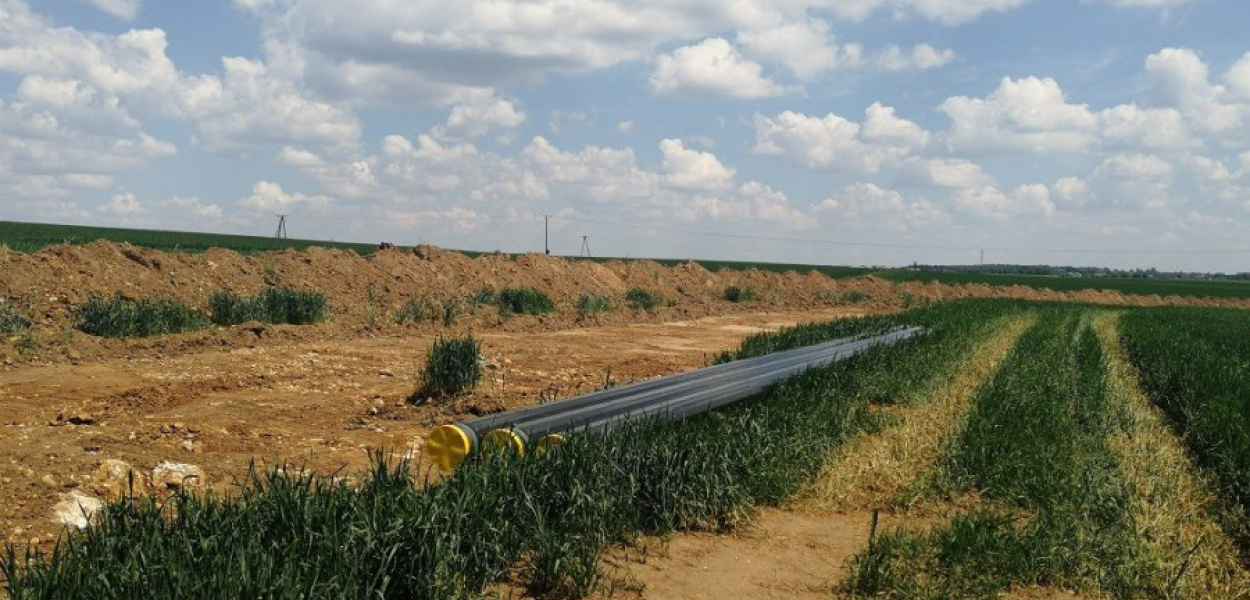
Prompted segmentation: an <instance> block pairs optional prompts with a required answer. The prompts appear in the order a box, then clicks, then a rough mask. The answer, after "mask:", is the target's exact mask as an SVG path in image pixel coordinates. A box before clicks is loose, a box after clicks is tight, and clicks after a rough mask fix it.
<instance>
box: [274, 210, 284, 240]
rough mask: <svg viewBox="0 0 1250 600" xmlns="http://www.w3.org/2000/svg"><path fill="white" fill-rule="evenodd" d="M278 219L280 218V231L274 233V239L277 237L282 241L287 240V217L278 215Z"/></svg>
mask: <svg viewBox="0 0 1250 600" xmlns="http://www.w3.org/2000/svg"><path fill="white" fill-rule="evenodd" d="M277 217H278V230H277V231H275V232H274V234H273V237H276V238H278V239H281V240H285V239H286V218H287V215H277Z"/></svg>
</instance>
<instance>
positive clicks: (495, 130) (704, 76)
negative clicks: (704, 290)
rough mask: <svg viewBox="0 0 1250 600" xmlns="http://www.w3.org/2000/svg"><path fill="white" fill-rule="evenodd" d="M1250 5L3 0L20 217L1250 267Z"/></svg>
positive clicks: (12, 199)
mask: <svg viewBox="0 0 1250 600" xmlns="http://www.w3.org/2000/svg"><path fill="white" fill-rule="evenodd" d="M1246 23H1250V2H1245V1H1244V0H838V1H834V0H635V1H624V0H457V1H456V2H448V1H443V2H430V1H426V0H405V1H400V0H379V1H374V2H361V3H357V2H343V1H341V0H234V2H232V3H231V2H226V1H220V2H207V1H206V2H155V1H153V0H147V1H146V2H145V1H144V0H48V1H45V2H25V1H23V0H0V220H31V221H43V222H64V223H78V224H101V225H121V226H133V227H151V228H168V229H192V230H203V231H221V232H232V233H248V234H260V235H268V234H271V233H272V231H273V229H274V226H275V224H276V218H275V217H274V215H275V214H279V213H284V214H289V215H291V218H290V221H289V226H288V227H289V230H290V233H291V235H292V236H293V237H311V238H326V239H338V240H353V241H370V242H375V241H382V240H385V241H391V242H395V243H401V244H410V243H416V242H428V243H435V244H439V245H443V246H448V247H457V248H470V249H485V250H488V249H502V250H509V251H524V250H535V249H541V248H542V232H543V219H542V217H541V215H544V214H547V215H552V219H551V221H550V223H551V237H552V242H551V244H552V250H553V251H554V252H558V253H573V254H575V253H577V252H578V251H579V248H580V246H581V237H580V236H582V235H588V236H589V244H590V247H591V250H592V251H593V252H594V253H596V254H599V255H616V256H668V257H687V256H690V257H702V258H730V259H752V260H773V261H782V262H815V263H825V264H905V263H911V262H913V261H920V262H939V263H975V262H977V261H978V260H979V259H980V251H981V250H982V249H984V250H985V251H986V260H987V261H991V262H1012V263H1052V264H1080V265H1105V266H1119V267H1136V266H1156V267H1160V268H1177V269H1193V270H1223V271H1246V270H1250V38H1247V37H1246V35H1245V24H1246Z"/></svg>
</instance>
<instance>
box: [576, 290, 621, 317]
mask: <svg viewBox="0 0 1250 600" xmlns="http://www.w3.org/2000/svg"><path fill="white" fill-rule="evenodd" d="M609 310H612V301H611V300H608V297H607V296H600V295H599V294H582V295H581V297H580V298H578V299H577V314H578V315H581V316H583V317H588V316H591V315H597V314H599V313H602V312H607V311H609Z"/></svg>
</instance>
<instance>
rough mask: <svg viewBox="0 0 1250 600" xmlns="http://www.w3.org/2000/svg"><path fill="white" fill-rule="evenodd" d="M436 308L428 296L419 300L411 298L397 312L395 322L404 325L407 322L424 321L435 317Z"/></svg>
mask: <svg viewBox="0 0 1250 600" xmlns="http://www.w3.org/2000/svg"><path fill="white" fill-rule="evenodd" d="M434 315H435V308H434V303H433V302H430V300H429V299H428V298H421V299H419V300H409V301H408V302H406V303H404V306H403V308H400V309H399V312H398V313H395V323H397V324H399V325H404V324H406V323H422V322H425V321H429V320H432V319H434V318H435V317H434Z"/></svg>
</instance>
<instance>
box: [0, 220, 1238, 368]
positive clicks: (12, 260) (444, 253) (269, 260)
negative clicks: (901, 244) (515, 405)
mask: <svg viewBox="0 0 1250 600" xmlns="http://www.w3.org/2000/svg"><path fill="white" fill-rule="evenodd" d="M270 285H277V286H283V287H291V288H296V289H304V290H316V291H320V292H322V293H324V294H326V296H327V297H328V298H329V302H330V307H331V311H332V314H333V317H332V319H331V321H330V322H328V323H325V324H321V325H316V326H311V327H290V326H279V327H273V326H243V327H236V328H228V329H218V328H213V329H210V330H207V331H204V332H198V333H191V334H183V335H175V336H165V337H162V338H154V339H146V340H127V341H119V340H101V339H97V338H92V337H90V336H86V335H84V334H81V333H78V332H77V331H76V330H74V329H73V325H74V314H73V310H74V307H76V306H78V305H79V304H81V303H82V302H83V301H85V300H86V299H87V298H88V296H90V295H92V294H95V295H101V296H112V295H113V294H121V295H122V296H123V297H125V298H129V299H139V298H172V299H176V300H180V301H182V302H184V303H187V304H189V305H191V306H194V307H197V308H200V309H204V310H207V308H208V301H209V297H210V296H211V295H212V294H213V292H216V291H219V290H226V291H231V292H236V293H240V294H254V293H256V292H258V291H260V290H262V289H264V288H265V287H266V286H270ZM487 286H489V287H492V288H494V289H495V290H500V289H502V288H505V287H518V286H524V287H532V288H536V289H539V290H542V291H543V292H545V293H547V294H548V295H549V296H551V298H552V299H553V300H555V302H556V304H557V306H558V307H559V310H558V311H557V312H556V313H554V314H551V315H544V316H540V317H511V318H505V317H502V316H500V315H499V314H497V313H496V312H495V311H494V310H492V309H489V308H487V309H486V310H480V311H476V312H474V313H473V314H469V304H468V301H467V299H468V298H469V297H470V296H471V295H473V294H474V293H475V292H477V291H478V290H481V289H482V288H483V287H487ZM728 286H738V287H741V288H745V289H749V290H752V291H753V292H754V293H755V299H754V300H752V301H751V302H750V303H747V304H745V305H735V304H732V303H729V302H728V301H726V300H725V299H724V294H725V288H726V287H728ZM631 288H642V289H645V290H647V291H649V292H653V293H658V294H660V295H661V296H663V297H664V298H665V300H666V304H667V306H666V307H665V308H661V309H659V310H658V311H655V312H653V313H643V312H641V311H632V310H614V311H610V312H607V313H603V314H601V315H597V316H594V317H590V318H582V317H579V316H578V314H577V311H576V305H577V302H578V299H579V297H580V296H581V295H583V294H598V295H602V296H606V297H608V298H610V299H611V300H612V302H613V303H614V304H615V305H616V306H617V307H623V306H624V300H623V296H624V294H625V292H626V291H627V290H629V289H631ZM0 297H2V298H5V299H7V300H8V301H9V302H12V303H14V304H15V305H16V306H17V307H19V310H20V311H21V312H23V313H25V314H26V316H27V317H29V318H31V320H32V321H33V322H34V323H35V327H34V330H33V331H34V334H35V335H34V338H35V339H34V346H35V347H36V350H35V351H31V347H30V344H31V340H29V339H27V340H24V341H25V342H26V346H25V349H24V351H23V352H18V351H17V350H16V346H17V345H18V340H16V339H10V340H8V341H9V342H10V343H7V344H2V345H0V360H3V363H4V364H6V365H12V364H14V363H15V362H16V363H21V362H25V361H29V360H31V358H32V357H38V358H39V359H40V360H44V361H47V360H57V359H66V360H78V359H80V358H83V357H84V356H98V355H121V354H124V355H134V354H140V355H141V354H143V353H144V352H156V353H169V352H176V351H178V350H179V349H181V348H201V347H204V346H211V345H221V346H237V345H252V344H255V343H256V341H257V340H258V339H260V338H270V339H305V338H308V337H317V338H331V339H332V338H334V337H343V336H347V337H356V336H359V335H366V334H377V333H380V332H387V331H396V330H398V329H399V328H400V327H401V326H400V325H398V324H396V323H395V319H394V315H395V314H396V312H397V311H398V310H399V308H400V307H402V306H403V305H404V304H405V303H406V302H408V301H410V300H413V299H419V298H428V299H430V300H431V301H432V302H433V303H434V304H436V305H438V304H441V302H442V300H444V299H450V298H454V299H458V300H459V301H460V311H459V312H460V314H459V315H458V317H457V320H456V325H455V327H457V328H459V329H461V330H464V329H472V330H481V329H486V328H491V329H493V328H500V329H504V330H509V331H526V330H550V329H554V328H562V327H568V326H573V325H576V324H577V323H578V322H590V323H595V324H604V323H613V322H632V321H649V320H661V319H666V320H671V319H674V318H686V317H698V316H704V315H708V314H717V313H725V312H730V311H734V310H741V309H746V308H749V309H750V310H755V311H758V310H760V309H761V308H764V309H774V308H775V309H802V308H812V307H817V306H831V305H838V304H856V305H858V306H860V307H861V308H863V309H864V310H866V311H870V312H878V311H889V310H896V309H899V308H903V307H906V306H910V305H914V304H916V303H924V302H935V301H941V300H950V299H954V298H967V297H995V298H1019V299H1029V300H1056V301H1072V302H1090V303H1098V304H1123V305H1140V306H1156V305H1163V304H1188V305H1199V304H1200V305H1208V306H1238V307H1250V301H1246V300H1231V299H1198V298H1182V297H1166V298H1163V297H1159V296H1126V295H1124V294H1120V293H1118V292H1111V291H1095V290H1087V291H1077V292H1058V291H1052V290H1042V289H1034V288H1029V287H1023V286H1009V287H992V286H986V285H980V284H969V285H946V284H940V283H936V282H929V283H903V284H896V283H892V282H889V281H885V280H882V279H879V278H876V277H873V276H867V277H859V278H853V279H839V280H835V279H832V278H830V277H827V276H825V275H822V274H820V273H818V272H816V271H809V272H807V273H797V272H793V271H791V272H787V273H775V272H766V271H758V270H745V271H741V270H721V271H718V272H712V271H709V270H707V269H706V268H704V267H703V266H702V265H700V264H698V263H696V262H693V261H686V262H683V263H680V264H678V265H676V266H674V267H666V266H664V265H661V264H659V263H656V262H653V261H646V260H639V261H613V262H607V263H596V262H591V261H584V260H569V259H564V258H557V257H551V256H546V255H543V254H524V255H521V256H518V257H515V258H514V257H511V256H509V255H506V254H498V253H496V254H485V255H482V256H480V257H478V258H469V257H468V256H466V255H464V254H461V253H459V252H455V251H448V250H443V249H440V248H436V247H433V246H425V245H422V246H417V247H415V248H387V249H383V250H379V251H378V252H376V253H373V254H371V255H368V256H362V255H359V254H357V253H355V252H351V251H347V250H337V249H326V248H315V247H314V248H309V249H307V250H301V251H295V250H288V251H284V252H275V253H269V254H264V255H260V256H245V255H242V254H239V253H237V252H234V251H231V250H225V249H211V250H209V251H207V252H204V253H202V254H184V253H178V252H162V251H157V250H149V249H145V248H139V247H136V246H131V245H129V244H118V243H112V242H95V243H92V244H89V245H85V246H80V245H62V246H52V247H48V248H45V249H43V250H41V251H39V252H37V253H35V254H29V255H28V254H23V253H20V252H15V251H11V250H9V249H7V248H3V247H0ZM420 327H425V328H441V327H442V325H441V323H429V324H425V325H422V326H420Z"/></svg>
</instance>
